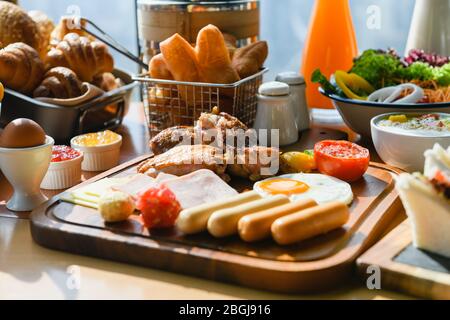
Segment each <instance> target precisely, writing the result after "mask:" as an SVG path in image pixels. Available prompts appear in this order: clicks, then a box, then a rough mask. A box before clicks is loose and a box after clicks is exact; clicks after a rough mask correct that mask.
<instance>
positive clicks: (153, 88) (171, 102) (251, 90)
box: [133, 69, 268, 136]
mask: <svg viewBox="0 0 450 320" xmlns="http://www.w3.org/2000/svg"><path fill="white" fill-rule="evenodd" d="M267 71H268V69H261V70H260V71H259V72H258V73H256V74H254V75H253V76H250V77H248V78H245V79H242V80H240V81H238V82H236V83H233V84H215V83H197V82H181V81H172V80H160V79H153V78H150V77H148V76H144V75H142V76H139V77H135V78H133V80H135V81H139V82H141V83H142V85H143V88H142V89H143V91H142V92H143V100H144V109H145V116H146V118H147V124H148V128H149V132H150V136H154V135H156V134H158V133H159V132H161V131H162V130H164V129H167V128H170V127H174V126H183V125H185V126H192V125H194V124H195V121H197V119H198V118H199V117H200V114H201V113H202V112H210V111H211V110H212V109H213V108H214V107H218V108H219V109H220V111H221V112H227V113H229V114H231V115H233V116H235V117H237V118H238V119H239V120H241V121H242V122H243V123H245V124H246V125H248V126H249V127H251V126H252V125H253V122H254V121H255V117H256V109H257V104H258V100H257V93H258V88H259V86H260V85H261V83H262V80H263V75H264V73H266V72H267Z"/></svg>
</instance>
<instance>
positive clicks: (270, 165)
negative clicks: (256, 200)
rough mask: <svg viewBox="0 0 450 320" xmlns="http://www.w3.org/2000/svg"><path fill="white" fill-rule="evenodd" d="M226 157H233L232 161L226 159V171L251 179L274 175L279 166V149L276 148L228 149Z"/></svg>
mask: <svg viewBox="0 0 450 320" xmlns="http://www.w3.org/2000/svg"><path fill="white" fill-rule="evenodd" d="M232 153H234V154H232ZM228 157H233V161H228V167H227V172H228V173H229V174H230V175H232V176H237V177H242V178H246V179H250V180H251V181H258V180H261V179H263V178H267V177H271V176H274V175H276V174H277V173H278V170H279V166H280V165H279V163H280V151H279V150H278V149H276V148H267V147H259V146H256V147H250V148H244V149H236V150H231V151H230V150H229V152H228Z"/></svg>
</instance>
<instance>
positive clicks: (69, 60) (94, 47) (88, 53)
mask: <svg viewBox="0 0 450 320" xmlns="http://www.w3.org/2000/svg"><path fill="white" fill-rule="evenodd" d="M46 63H47V65H48V67H49V68H54V67H66V68H69V69H71V70H73V71H74V72H75V73H76V74H77V75H78V77H79V78H80V79H81V80H82V81H84V82H92V80H93V79H94V77H95V76H96V75H99V74H101V73H105V72H112V71H113V69H114V60H113V57H112V56H111V54H110V53H109V51H108V48H107V47H106V45H105V44H104V43H102V42H99V41H91V40H90V39H88V38H86V37H80V36H79V35H78V34H76V33H69V34H67V35H66V36H65V37H64V40H63V41H61V42H59V43H58V45H57V46H56V47H55V48H52V49H51V50H50V51H49V52H48V54H47V58H46Z"/></svg>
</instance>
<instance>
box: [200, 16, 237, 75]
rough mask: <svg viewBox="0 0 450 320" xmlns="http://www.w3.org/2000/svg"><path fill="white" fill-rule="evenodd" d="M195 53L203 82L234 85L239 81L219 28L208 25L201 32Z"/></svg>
mask: <svg viewBox="0 0 450 320" xmlns="http://www.w3.org/2000/svg"><path fill="white" fill-rule="evenodd" d="M195 51H196V54H197V61H198V66H199V68H200V77H201V80H202V82H207V83H234V82H236V81H239V79H240V78H239V75H238V73H237V72H236V70H235V69H233V67H232V65H231V59H230V53H229V51H228V48H227V46H226V44H225V39H224V37H223V35H222V33H221V32H220V30H219V29H218V28H217V27H215V26H213V25H208V26H206V27H204V28H203V29H202V30H200V32H199V34H198V37H197V46H196V48H195Z"/></svg>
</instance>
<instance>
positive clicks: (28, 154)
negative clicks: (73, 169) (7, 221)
mask: <svg viewBox="0 0 450 320" xmlns="http://www.w3.org/2000/svg"><path fill="white" fill-rule="evenodd" d="M54 144H55V141H54V140H53V138H52V137H49V136H47V137H46V140H45V144H44V145H42V146H38V147H33V148H23V149H19V148H17V149H13V148H0V169H1V170H2V172H3V174H4V175H5V177H6V179H7V180H8V181H9V182H10V183H11V185H12V186H13V188H14V194H13V196H12V198H11V199H10V200H9V201H8V203H7V204H6V207H7V208H8V209H9V210H11V211H16V212H25V211H32V210H34V209H35V208H37V207H38V206H39V205H41V204H42V203H44V202H45V201H47V200H48V199H47V197H45V196H44V195H43V194H42V192H41V188H40V185H41V182H42V180H43V179H44V176H45V174H46V173H47V170H48V167H49V166H50V161H51V159H52V148H53V145H54Z"/></svg>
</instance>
